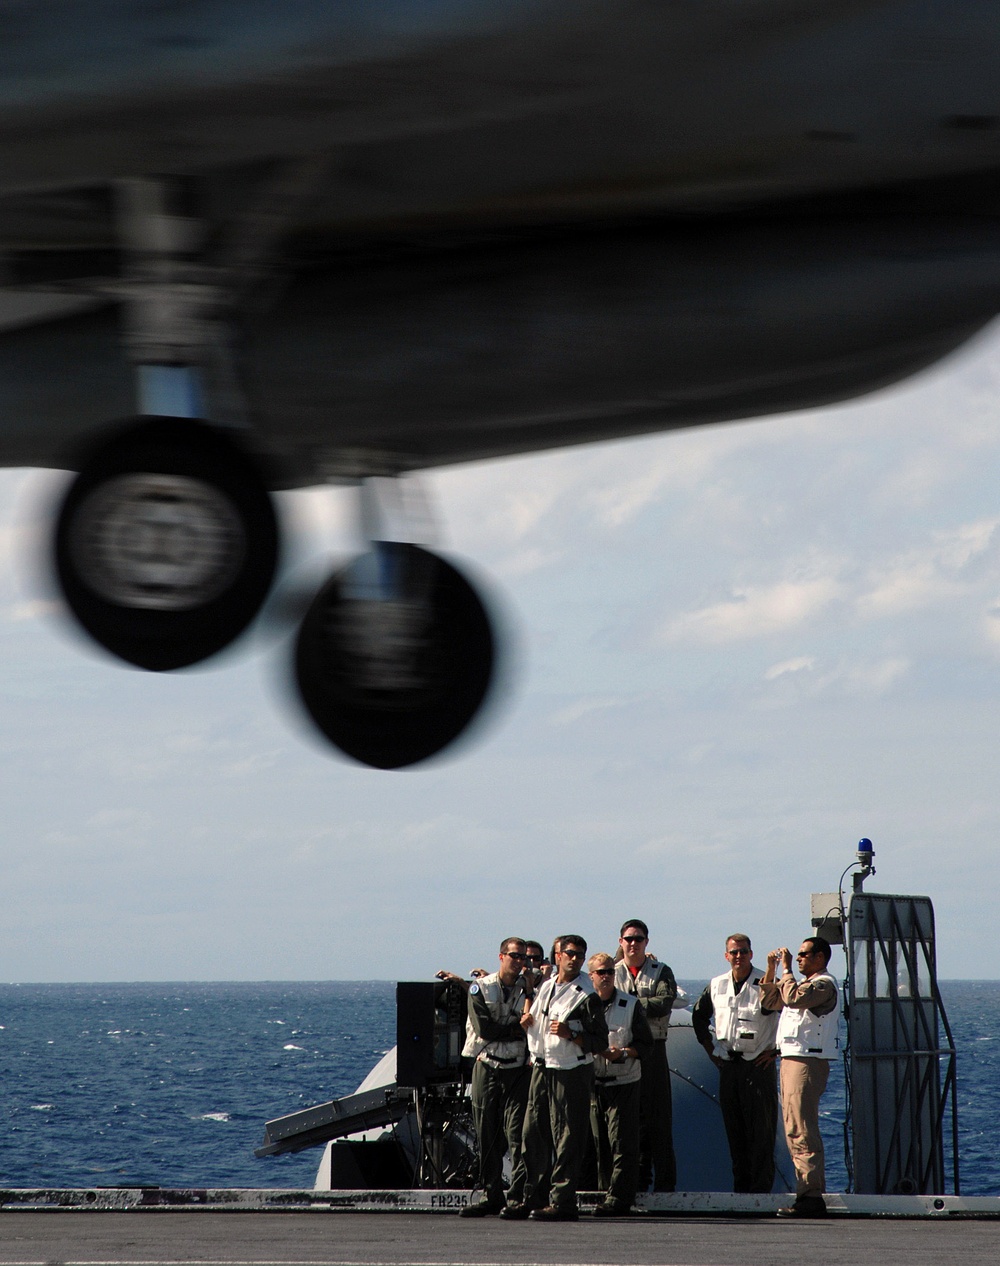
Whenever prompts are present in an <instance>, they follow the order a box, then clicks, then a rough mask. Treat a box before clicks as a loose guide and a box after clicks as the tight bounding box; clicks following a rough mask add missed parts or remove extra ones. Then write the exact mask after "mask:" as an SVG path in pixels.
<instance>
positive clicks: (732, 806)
mask: <svg viewBox="0 0 1000 1266" xmlns="http://www.w3.org/2000/svg"><path fill="white" fill-rule="evenodd" d="M50 483H51V477H41V476H39V475H38V474H37V473H25V472H15V471H11V472H4V473H2V474H0V503H2V506H3V518H2V523H0V547H2V551H3V554H4V566H3V569H2V573H0V644H2V654H3V668H2V670H0V697H2V702H0V755H2V759H3V776H2V780H0V806H2V820H3V829H4V850H3V859H4V860H3V866H2V870H0V878H2V883H0V928H2V932H0V937H2V942H0V961H2V963H3V967H2V969H0V971H2V974H3V976H4V978H6V979H9V980H22V981H41V980H121V979H138V980H158V979H265V978H266V979H300V978H367V977H382V978H415V979H419V978H421V977H425V976H427V975H428V974H429V973H430V972H432V971H434V970H435V969H436V968H438V967H441V966H449V967H452V968H455V969H457V970H463V969H466V968H469V967H472V966H474V965H477V964H482V965H487V966H488V965H491V964H492V963H493V962H494V957H495V953H496V944H497V943H498V942H499V940H500V939H501V937H503V936H505V935H507V934H509V933H511V932H520V933H523V934H526V935H532V936H537V937H539V938H541V939H542V940H543V941H547V940H549V939H550V938H551V937H552V936H553V935H555V934H556V933H558V932H561V931H568V930H573V931H578V932H580V933H582V934H583V935H584V936H586V937H587V939H588V941H589V942H590V943H591V945H592V947H593V948H595V949H597V948H604V949H613V947H614V945H615V941H616V933H617V929H618V926H619V924H620V922H621V921H622V919H623V918H625V917H627V916H636V915H637V916H639V917H642V918H645V919H646V921H647V922H648V923H649V924H650V927H651V929H652V945H653V948H654V950H655V951H656V952H657V953H659V954H661V955H662V956H663V957H665V958H666V959H667V961H669V962H670V963H671V964H672V965H673V967H674V969H675V971H676V972H677V974H678V975H680V976H683V977H707V976H708V975H709V974H713V973H714V972H717V971H719V970H721V969H722V966H723V960H722V947H723V942H724V938H725V936H726V934H727V933H728V932H730V931H732V930H734V929H746V930H747V931H749V932H750V933H751V935H752V936H753V939H754V943H755V946H756V947H757V949H758V957H759V958H760V959H761V960H762V959H763V953H764V951H766V950H767V949H768V948H771V947H772V946H773V945H776V944H781V943H786V942H787V943H791V942H792V941H795V940H796V939H798V938H800V937H801V936H802V935H804V934H805V933H806V932H807V930H808V916H809V894H810V892H813V891H826V890H830V889H833V888H835V887H836V883H837V879H838V877H839V875H840V873H841V871H842V870H843V869H844V868H845V867H846V866H847V865H848V864H849V863H850V861H851V858H852V854H853V851H854V848H855V846H856V843H857V840H858V838H859V837H860V836H862V835H867V836H870V837H871V838H872V839H873V840H874V842H875V848H876V865H877V866H878V875H877V876H876V878H875V879H874V880H872V881H869V889H871V890H874V891H884V892H919V893H927V894H929V895H931V896H932V897H933V898H934V901H935V906H936V911H937V919H938V935H939V969H940V973H941V975H942V976H945V977H973V976H983V977H992V976H996V975H997V971H996V967H995V965H994V962H993V960H992V958H991V957H990V956H989V955H984V954H982V953H979V952H970V950H971V947H978V946H980V945H985V944H988V943H989V941H988V939H987V938H989V937H990V936H991V935H992V934H993V932H994V923H995V918H994V899H995V893H996V891H997V888H998V882H997V881H998V878H1000V861H998V859H997V842H998V840H1000V807H998V787H1000V777H998V774H1000V749H998V743H997V737H996V736H997V732H998V725H1000V334H998V333H997V332H996V331H994V330H988V331H986V332H985V333H984V334H983V335H981V336H980V337H979V338H978V339H977V340H976V341H975V342H974V343H973V344H971V345H970V346H969V347H967V348H966V349H964V350H963V351H962V352H961V353H960V354H959V355H958V356H956V357H953V358H951V359H950V360H949V361H947V362H946V363H944V364H942V365H940V366H938V367H936V368H935V369H933V370H932V371H929V372H927V373H925V374H923V375H921V376H920V377H919V378H917V379H914V380H912V381H911V382H909V383H907V384H905V385H903V386H901V387H897V388H894V389H892V390H890V391H886V392H883V393H880V394H879V395H877V396H874V397H871V398H869V399H867V400H865V401H863V402H856V403H853V404H850V405H846V406H842V407H839V408H836V409H827V410H819V411H812V412H808V413H801V414H796V415H789V416H786V417H782V418H776V419H767V420H762V421H756V422H750V423H740V424H735V425H729V426H722V427H712V428H702V429H699V430H696V431H690V432H686V433H676V434H672V435H662V436H657V437H653V438H647V439H641V440H633V441H629V442H624V443H618V444H613V445H597V446H592V447H589V448H585V449H577V450H570V451H565V452H558V453H551V454H544V455H539V456H535V457H531V458H523V459H517V460H511V461H505V462H493V463H488V464H483V465H477V466H470V467H464V468H456V469H453V470H449V471H441V472H434V473H431V474H429V475H427V476H426V477H425V483H426V485H427V487H428V489H429V490H430V491H431V493H432V496H433V501H434V505H435V507H436V517H437V520H438V524H439V528H438V539H439V543H440V544H441V545H442V547H443V548H445V549H446V550H448V551H449V552H450V553H452V556H454V557H458V558H462V559H464V560H465V562H466V564H467V566H468V568H469V570H470V572H471V573H472V574H474V575H478V576H480V577H484V578H492V584H493V585H494V586H495V589H496V591H497V592H498V593H500V594H502V596H503V597H502V602H503V608H504V619H505V622H506V623H507V624H508V626H509V627H510V630H511V633H510V637H509V641H510V645H511V655H510V660H511V670H510V679H511V685H510V689H509V691H508V693H507V696H506V697H505V699H504V700H503V701H502V703H501V704H500V706H498V707H497V708H496V709H495V710H494V713H493V715H492V716H491V717H490V718H489V719H488V723H487V724H486V725H485V726H483V727H482V732H481V733H480V735H479V736H478V738H477V741H476V742H475V743H471V744H469V745H467V746H466V747H464V748H463V749H462V750H461V751H460V752H459V753H458V754H457V755H456V756H455V758H454V759H451V760H447V761H441V762H439V763H436V764H432V765H429V766H427V767H425V768H422V769H419V770H412V771H406V772H399V773H379V772H374V771H370V770H365V769H361V768H359V767H355V766H352V765H350V764H348V763H346V762H344V761H341V760H338V759H337V758H336V757H335V756H333V755H331V754H329V753H328V752H327V751H326V750H324V749H323V748H322V747H321V746H320V745H319V744H318V743H316V742H314V741H312V740H311V739H310V738H309V737H308V736H307V735H306V733H305V731H304V729H303V726H302V724H301V722H300V721H299V720H298V719H297V717H296V715H295V712H294V709H293V707H292V706H291V704H290V703H289V702H288V700H287V694H286V691H285V689H284V685H283V680H284V679H283V676H282V674H283V671H284V668H283V665H284V663H285V661H286V659H287V647H286V646H285V645H284V644H283V643H282V641H281V640H280V638H278V637H277V636H276V635H274V634H273V633H270V632H266V631H259V632H258V633H257V634H256V635H255V636H254V637H252V638H250V639H247V640H246V642H245V644H244V645H243V646H241V647H240V648H239V653H235V652H234V653H231V654H230V655H228V656H226V657H223V658H222V659H220V660H219V661H218V663H217V664H213V665H211V666H210V667H206V668H203V669H200V670H196V671H191V672H186V673H181V674H174V675H170V676H158V675H150V674H142V673H139V672H134V671H131V670H128V669H125V668H122V667H119V666H118V665H116V664H114V663H112V662H111V661H109V660H107V659H105V658H103V657H102V656H101V655H99V654H98V653H96V652H93V651H91V650H89V649H88V648H87V647H86V646H85V645H84V644H83V643H82V642H81V641H80V640H79V639H77V638H75V637H73V636H72V635H70V634H69V633H68V632H67V630H66V628H65V627H64V626H63V625H62V624H61V623H60V622H59V621H58V619H56V618H55V617H53V615H52V614H51V612H50V611H49V609H48V608H49V607H50V606H51V603H50V602H49V601H48V599H47V597H46V594H45V591H44V589H43V588H42V587H41V586H39V585H38V584H37V583H36V582H34V581H32V580H30V577H31V575H32V573H33V571H34V568H33V566H32V565H30V564H26V563H25V561H24V560H25V559H26V558H28V559H30V558H31V557H33V555H32V549H33V541H36V540H37V535H38V530H39V525H40V522H41V521H42V520H43V518H44V513H43V510H42V508H41V507H42V504H43V501H44V496H45V493H46V490H47V489H48V488H49V485H50ZM284 510H285V514H286V516H287V518H288V521H289V523H290V525H291V527H292V529H293V531H294V533H295V539H296V541H297V543H298V544H297V549H298V551H299V554H300V556H302V557H319V556H322V555H329V556H330V557H332V558H336V557H343V556H344V555H345V554H346V553H347V552H348V551H349V549H350V548H351V546H352V538H351V532H350V527H349V525H350V518H351V511H352V494H351V492H350V491H348V490H343V489H330V490H322V491H318V492H311V493H308V494H296V495H294V496H290V497H287V498H286V499H285V505H284ZM26 575H27V576H28V577H29V581H28V583H25V576H26ZM838 961H839V962H842V960H838V959H835V960H834V962H835V965H837V964H838Z"/></svg>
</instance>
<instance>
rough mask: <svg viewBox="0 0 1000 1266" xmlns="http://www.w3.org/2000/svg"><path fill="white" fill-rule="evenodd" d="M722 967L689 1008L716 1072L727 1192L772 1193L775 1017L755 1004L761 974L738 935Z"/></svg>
mask: <svg viewBox="0 0 1000 1266" xmlns="http://www.w3.org/2000/svg"><path fill="white" fill-rule="evenodd" d="M726 962H727V963H728V964H729V968H730V969H729V971H727V972H723V974H722V975H721V976H716V977H715V978H714V979H713V980H712V981H711V982H710V983H709V984H708V985H707V986H706V988H705V991H704V993H703V994H702V995H701V997H700V998H699V999H698V1001H697V1002H696V1003H695V1006H694V1011H693V1013H692V1023H693V1026H694V1035H695V1037H696V1038H697V1039H698V1041H699V1042H700V1043H701V1044H702V1046H703V1047H704V1048H705V1051H706V1052H707V1054H708V1057H709V1059H710V1060H711V1061H712V1063H713V1064H715V1066H716V1067H717V1068H718V1070H719V1106H720V1107H721V1109H722V1119H723V1121H724V1122H725V1126H726V1137H727V1138H728V1140H729V1155H730V1158H731V1160H732V1163H733V1191H737V1192H742V1191H763V1192H767V1191H770V1190H771V1188H772V1187H773V1186H774V1137H775V1133H776V1132H777V1128H778V1087H777V1080H776V1077H775V1058H776V1056H777V1053H778V1052H777V1047H776V1038H777V1032H778V1011H777V1010H774V1011H769V1010H766V1009H765V1008H764V1007H763V1006H762V1004H761V996H760V988H759V986H760V982H761V981H762V980H763V979H764V973H763V972H762V971H760V970H759V969H758V968H756V967H754V965H753V950H752V948H751V945H750V938H749V936H747V935H746V933H744V932H734V933H733V935H732V936H730V937H727V938H726ZM710 1026H711V1028H712V1029H713V1030H714V1036H713V1032H710Z"/></svg>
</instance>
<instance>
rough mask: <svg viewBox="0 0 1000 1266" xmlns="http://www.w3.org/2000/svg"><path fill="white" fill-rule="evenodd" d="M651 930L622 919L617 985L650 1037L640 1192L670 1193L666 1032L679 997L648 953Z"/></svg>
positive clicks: (672, 1167) (673, 1166) (673, 1175)
mask: <svg viewBox="0 0 1000 1266" xmlns="http://www.w3.org/2000/svg"><path fill="white" fill-rule="evenodd" d="M648 942H649V928H647V927H646V925H645V923H643V921H642V919H626V921H625V922H624V923H623V924H622V929H621V933H620V934H619V941H618V944H619V945H620V947H621V951H622V959H621V962H620V963H619V964H618V966H617V968H616V970H615V985H616V986H617V987H618V988H619V989H620V990H621V991H622V993H630V994H635V995H636V997H637V998H638V999H639V1005H640V1006H641V1007H642V1009H643V1011H644V1012H645V1015H646V1019H647V1020H648V1021H649V1027H650V1030H651V1031H652V1034H653V1053H652V1055H651V1056H650V1057H649V1059H648V1060H647V1061H646V1063H645V1065H644V1067H643V1070H642V1081H641V1083H640V1084H641V1086H642V1091H641V1101H642V1102H641V1108H640V1111H641V1113H642V1125H641V1128H640V1134H639V1190H640V1191H647V1190H648V1189H649V1186H650V1182H652V1186H653V1190H654V1191H673V1190H674V1187H675V1186H676V1185H677V1161H676V1160H675V1158H674V1135H673V1117H674V1113H673V1099H672V1097H671V1094H670V1069H669V1067H668V1065H667V1032H668V1030H669V1027H670V1012H671V1010H672V1009H673V1005H674V1000H675V999H676V997H677V981H676V980H675V979H674V973H673V972H672V971H671V970H670V968H669V967H668V966H667V964H666V963H659V962H657V961H656V959H654V958H652V957H651V956H650V955H649V954H647V953H646V945H647V944H648Z"/></svg>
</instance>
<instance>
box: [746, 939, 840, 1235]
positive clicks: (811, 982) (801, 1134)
mask: <svg viewBox="0 0 1000 1266" xmlns="http://www.w3.org/2000/svg"><path fill="white" fill-rule="evenodd" d="M831 953H832V951H831V949H830V943H829V941H826V940H824V939H823V937H821V936H807V937H806V939H805V940H804V941H803V942H802V945H801V947H800V949H799V952H798V954H797V955H796V958H797V959H798V963H799V969H800V970H801V972H802V974H803V976H804V979H803V980H802V981H797V980H796V979H795V976H794V975H793V974H792V954H791V950H789V949H788V948H787V947H785V946H782V947H781V948H780V949H776V950H771V952H770V953H769V954H768V956H767V971H766V972H765V973H764V978H763V980H762V981H761V984H760V994H761V1002H762V1004H763V1005H764V1006H765V1007H767V1008H768V1009H769V1010H780V1012H781V1015H780V1017H779V1020H778V1050H779V1052H780V1054H781V1111H782V1116H783V1118H784V1125H785V1137H786V1138H787V1139H788V1150H789V1152H790V1153H791V1157H792V1164H793V1165H794V1166H795V1203H794V1204H792V1205H791V1206H789V1207H788V1208H784V1209H779V1210H778V1217H779V1218H821V1217H824V1216H825V1215H826V1204H825V1203H824V1200H823V1191H824V1190H825V1187H826V1174H825V1171H824V1157H823V1136H822V1134H821V1133H820V1129H819V1101H820V1096H821V1095H822V1094H823V1091H824V1090H825V1089H826V1083H827V1078H828V1077H829V1075H830V1060H831V1059H834V1058H835V1057H836V1055H837V1052H838V1048H839V1045H840V1040H839V1037H838V1034H837V1025H838V1021H839V1019H840V993H839V991H838V990H837V982H836V981H835V980H834V978H833V977H832V976H831V975H830V973H829V971H828V970H827V967H828V964H829V962H830V954H831ZM779 961H780V963H781V970H782V973H783V974H782V976H781V979H780V980H778V981H777V982H776V981H775V979H774V975H775V967H776V965H777V963H778V962H779Z"/></svg>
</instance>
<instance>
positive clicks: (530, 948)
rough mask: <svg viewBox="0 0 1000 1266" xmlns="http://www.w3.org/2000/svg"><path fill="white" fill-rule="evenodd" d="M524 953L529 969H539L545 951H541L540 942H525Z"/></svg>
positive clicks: (543, 960)
mask: <svg viewBox="0 0 1000 1266" xmlns="http://www.w3.org/2000/svg"><path fill="white" fill-rule="evenodd" d="M524 952H525V953H526V954H527V956H528V966H529V967H541V965H542V963H544V962H545V951H544V950H543V949H542V943H541V941H525V942H524Z"/></svg>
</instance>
